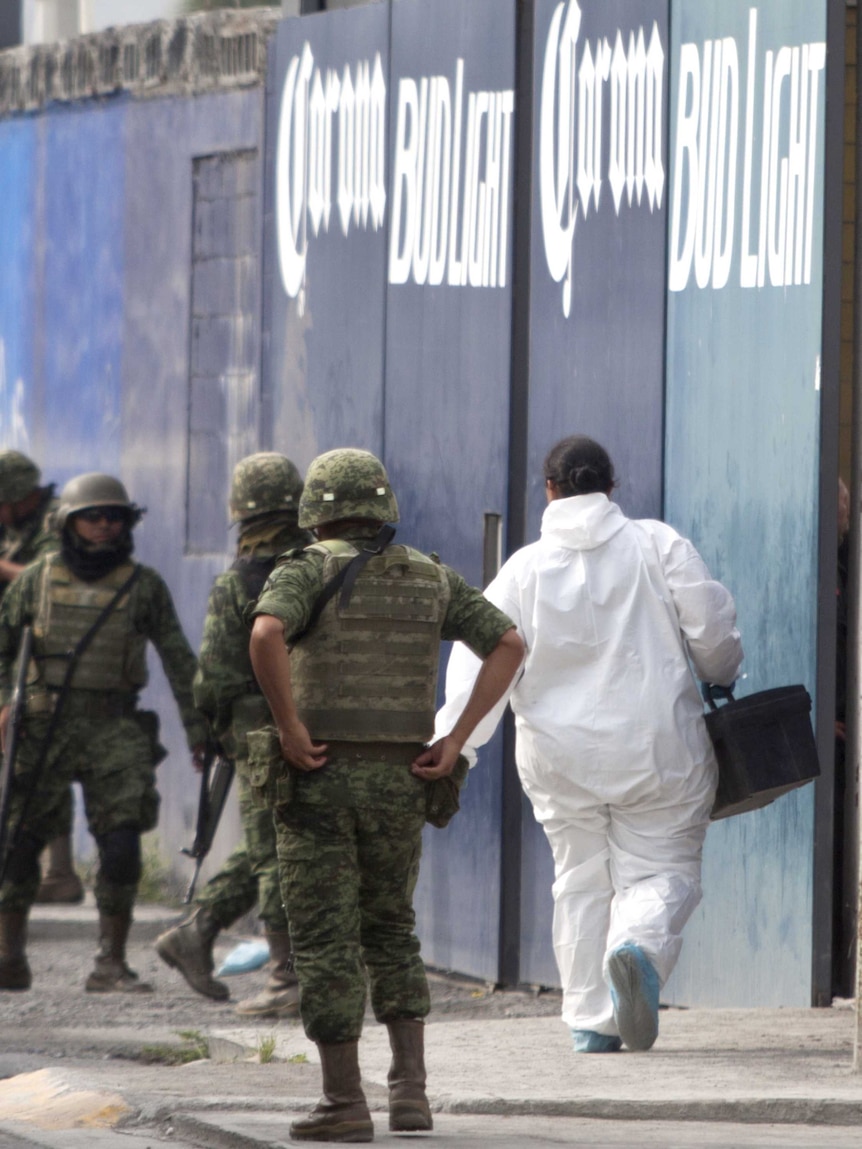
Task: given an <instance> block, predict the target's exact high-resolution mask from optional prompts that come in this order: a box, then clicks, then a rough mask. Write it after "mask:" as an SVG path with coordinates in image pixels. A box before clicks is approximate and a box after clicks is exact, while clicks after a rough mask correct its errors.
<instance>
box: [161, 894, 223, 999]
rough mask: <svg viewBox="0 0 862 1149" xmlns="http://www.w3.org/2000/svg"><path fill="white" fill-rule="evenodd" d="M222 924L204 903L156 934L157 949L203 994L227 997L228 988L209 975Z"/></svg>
mask: <svg viewBox="0 0 862 1149" xmlns="http://www.w3.org/2000/svg"><path fill="white" fill-rule="evenodd" d="M220 929H221V927H220V926H219V924H218V922H216V921H215V920H214V919H213V917H212V914H210V912H209V910H208V909H207V908H206V907H205V906H198V907H197V909H196V910H195V911H194V913H193V914H192V915H191V916H190V917H188V918H186V920H185V921H184V922H180V924H179V925H178V926H174V927H173V929H170V930H166V931H165V933H163V934H162V935H161V936H160V937H158V938H156V953H157V954H158V955H159V957H160V958H161V959H162V961H163V962H165V963H166V964H167V965H169V966H171V968H172V969H176V970H179V972H180V973H181V974H182V975H183V977H184V978H185V979H186V981H187V982H188V983H189V985H190V986H191V987H192V989H193V990H195V991H196V992H197V993H202V994H203V995H204V997H211V998H212V999H213V1000H214V1001H227V999H228V998H229V997H230V990H229V989H228V987H227V986H226V985H225V984H224V982H223V981H218V980H217V979H216V978H214V977H213V976H212V972H213V967H214V962H213V943H214V942H215V940H216V937H217V936H218V933H219V930H220Z"/></svg>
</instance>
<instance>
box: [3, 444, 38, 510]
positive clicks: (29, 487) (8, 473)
mask: <svg viewBox="0 0 862 1149" xmlns="http://www.w3.org/2000/svg"><path fill="white" fill-rule="evenodd" d="M40 477H41V474H40V471H39V468H38V467H37V466H36V464H35V463H34V462H33V460H32V459H28V458H27V456H26V455H22V454H21V452H20V451H11V450H10V451H0V503H18V502H20V501H21V499H26V498H27V496H28V495H29V494H30V492H31V491H35V489H36V488H37V487H38V486H39V479H40Z"/></svg>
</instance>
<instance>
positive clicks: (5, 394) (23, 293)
mask: <svg viewBox="0 0 862 1149" xmlns="http://www.w3.org/2000/svg"><path fill="white" fill-rule="evenodd" d="M35 145H36V140H35V132H34V128H33V124H32V123H30V122H21V121H16V122H7V123H0V154H2V157H3V160H2V163H0V205H2V210H0V267H2V268H3V274H2V276H0V441H2V442H3V443H4V444H6V445H7V446H10V447H17V448H19V449H20V450H23V451H27V450H29V449H30V448H31V446H32V444H31V442H30V435H31V433H32V430H31V429H32V427H33V401H34V396H33V390H32V380H33V354H34V348H33V343H32V336H31V333H32V331H33V329H34V326H35V316H34V309H35V299H34V280H35V276H36V267H35V232H36V226H35V220H34V218H33V215H34V213H33V206H34V194H35V193H34V187H35V182H36V172H35Z"/></svg>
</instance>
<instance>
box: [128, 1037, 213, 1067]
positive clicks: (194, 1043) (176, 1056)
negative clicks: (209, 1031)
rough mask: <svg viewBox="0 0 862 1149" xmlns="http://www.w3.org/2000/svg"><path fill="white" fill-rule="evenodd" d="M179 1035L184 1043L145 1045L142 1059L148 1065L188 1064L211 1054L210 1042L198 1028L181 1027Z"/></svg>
mask: <svg viewBox="0 0 862 1149" xmlns="http://www.w3.org/2000/svg"><path fill="white" fill-rule="evenodd" d="M177 1037H181V1038H182V1040H183V1044H182V1045H167V1044H164V1045H144V1046H142V1047H141V1055H140V1060H141V1061H143V1062H145V1063H146V1064H147V1065H188V1064H189V1062H190V1061H205V1060H206V1059H207V1058H208V1057H209V1055H210V1048H209V1042H208V1041H207V1039H206V1038H205V1037H204V1035H203V1034H202V1033H201V1032H200V1031H199V1030H197V1029H179V1030H177Z"/></svg>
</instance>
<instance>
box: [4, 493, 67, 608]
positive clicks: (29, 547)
mask: <svg viewBox="0 0 862 1149" xmlns="http://www.w3.org/2000/svg"><path fill="white" fill-rule="evenodd" d="M53 492H54V488H53V487H48V488H46V490H45V498H44V499H43V501H42V504H41V506H39V507H37V508H36V510H35V511H34V512H33V514H32V515H29V516H28V518H27V520H26V521H25V522H23V523H19V524H18V526H17V527H5V528H4V529H3V533H2V537H0V559H5V560H6V562H10V563H20V564H21V565H22V566H26V565H27V564H28V563H32V562H34V561H35V560H36V559H38V558H41V557H42V555H47V554H51V553H52V551H56V550H59V549H60V538H59V535H58V534H57V532H56V530H55V529H54V528H53V526H52V525H51V515H52V513H53V512H54V511H55V510H56V508H57V499H55V498H54V497H53ZM8 586H9V583H7V582H0V598H2V596H3V595H4V594H5V592H6V590H7V588H8Z"/></svg>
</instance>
